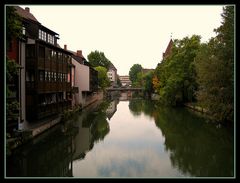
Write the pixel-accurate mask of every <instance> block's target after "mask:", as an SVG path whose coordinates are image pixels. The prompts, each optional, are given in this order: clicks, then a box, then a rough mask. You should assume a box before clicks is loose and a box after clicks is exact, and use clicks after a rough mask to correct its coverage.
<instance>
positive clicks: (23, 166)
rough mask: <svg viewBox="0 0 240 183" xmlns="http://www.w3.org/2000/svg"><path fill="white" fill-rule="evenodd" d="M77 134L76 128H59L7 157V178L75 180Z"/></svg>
mask: <svg viewBox="0 0 240 183" xmlns="http://www.w3.org/2000/svg"><path fill="white" fill-rule="evenodd" d="M63 131H64V132H63ZM49 133H51V135H49ZM76 134H77V129H76V128H68V129H66V128H65V130H63V126H56V127H54V128H53V129H51V130H50V131H48V132H46V133H45V134H44V135H43V136H41V137H38V138H36V139H34V141H31V142H30V143H28V144H27V145H25V146H23V147H21V148H19V149H17V150H16V151H15V152H14V153H13V155H12V156H11V157H8V158H7V165H6V166H7V171H6V173H7V177H43V176H44V177H65V176H67V177H71V176H72V156H73V153H74V148H73V137H74V136H76Z"/></svg>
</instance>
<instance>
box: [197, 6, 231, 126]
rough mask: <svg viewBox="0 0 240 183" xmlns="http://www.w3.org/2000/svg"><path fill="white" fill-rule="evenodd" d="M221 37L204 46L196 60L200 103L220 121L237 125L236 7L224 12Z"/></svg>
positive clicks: (218, 29) (219, 32)
mask: <svg viewBox="0 0 240 183" xmlns="http://www.w3.org/2000/svg"><path fill="white" fill-rule="evenodd" d="M222 17H223V22H222V25H221V26H220V27H219V28H217V29H216V30H215V32H216V33H217V36H216V37H215V38H212V39H211V40H210V41H209V43H208V44H204V45H202V46H201V49H200V52H199V54H198V55H197V57H196V60H195V65H196V68H197V75H198V77H197V81H198V83H199V90H198V91H197V97H198V101H199V102H200V103H201V104H202V105H203V106H204V107H205V108H207V109H208V110H209V112H210V113H211V115H212V116H213V117H214V118H215V119H216V120H217V121H233V114H234V104H233V102H234V7H233V6H226V7H224V8H223V13H222Z"/></svg>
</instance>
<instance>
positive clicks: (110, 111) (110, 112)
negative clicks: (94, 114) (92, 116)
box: [106, 100, 118, 120]
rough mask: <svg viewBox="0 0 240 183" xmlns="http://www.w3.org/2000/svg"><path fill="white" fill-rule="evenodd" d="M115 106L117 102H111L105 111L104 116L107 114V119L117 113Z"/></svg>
mask: <svg viewBox="0 0 240 183" xmlns="http://www.w3.org/2000/svg"><path fill="white" fill-rule="evenodd" d="M117 104H118V101H117V100H113V101H112V102H111V103H110V104H109V106H108V108H107V110H106V114H107V118H108V119H109V120H110V119H111V118H112V116H113V115H114V113H115V112H116V111H117Z"/></svg>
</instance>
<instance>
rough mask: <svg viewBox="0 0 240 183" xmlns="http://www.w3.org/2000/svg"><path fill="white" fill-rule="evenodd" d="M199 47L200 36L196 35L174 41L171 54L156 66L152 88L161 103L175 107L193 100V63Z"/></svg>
mask: <svg viewBox="0 0 240 183" xmlns="http://www.w3.org/2000/svg"><path fill="white" fill-rule="evenodd" d="M199 46H200V36H197V35H193V36H192V37H191V38H188V37H185V38H183V39H182V40H174V44H173V48H172V54H171V55H170V56H169V57H167V58H166V59H165V60H163V61H162V62H161V63H160V64H159V65H158V66H157V68H156V70H155V73H154V75H155V77H154V84H155V86H154V87H155V89H157V90H158V93H159V94H160V100H161V101H162V102H163V103H165V104H168V105H173V106H175V105H178V104H180V105H181V104H182V103H184V102H189V101H192V100H194V95H193V94H194V91H195V90H196V89H197V84H196V81H195V77H196V71H195V67H194V64H193V61H194V58H195V56H196V54H197V52H198V50H199Z"/></svg>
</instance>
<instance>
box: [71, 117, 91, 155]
mask: <svg viewBox="0 0 240 183" xmlns="http://www.w3.org/2000/svg"><path fill="white" fill-rule="evenodd" d="M86 115H88V113H82V115H79V117H78V120H76V122H75V123H74V126H75V127H78V134H77V135H76V137H75V140H74V146H75V152H74V155H73V160H76V159H83V158H84V157H85V155H86V152H87V151H89V149H91V143H92V134H91V131H90V126H86V125H83V121H84V120H86Z"/></svg>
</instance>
